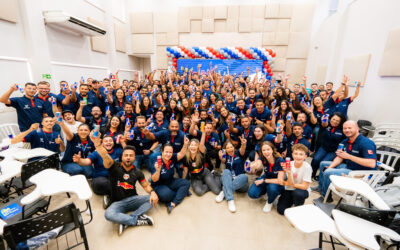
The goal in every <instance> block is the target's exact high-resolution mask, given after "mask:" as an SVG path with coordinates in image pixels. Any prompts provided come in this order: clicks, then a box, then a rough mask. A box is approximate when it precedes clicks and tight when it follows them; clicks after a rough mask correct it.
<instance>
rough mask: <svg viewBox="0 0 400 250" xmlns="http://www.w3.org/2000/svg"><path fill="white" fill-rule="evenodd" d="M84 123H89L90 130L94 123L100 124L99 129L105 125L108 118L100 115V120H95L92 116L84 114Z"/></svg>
mask: <svg viewBox="0 0 400 250" xmlns="http://www.w3.org/2000/svg"><path fill="white" fill-rule="evenodd" d="M84 118H85V123H86V124H87V125H89V128H90V130H92V129H93V128H94V125H100V129H103V128H105V127H106V126H107V123H108V118H105V117H100V120H98V121H96V120H95V119H94V118H93V116H85V117H84Z"/></svg>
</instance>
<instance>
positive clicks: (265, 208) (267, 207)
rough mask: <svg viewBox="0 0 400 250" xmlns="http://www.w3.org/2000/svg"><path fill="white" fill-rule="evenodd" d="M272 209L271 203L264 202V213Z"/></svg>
mask: <svg viewBox="0 0 400 250" xmlns="http://www.w3.org/2000/svg"><path fill="white" fill-rule="evenodd" d="M271 209H272V203H268V201H267V202H266V203H265V206H264V208H263V211H264V213H269V212H271Z"/></svg>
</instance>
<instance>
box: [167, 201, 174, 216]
mask: <svg viewBox="0 0 400 250" xmlns="http://www.w3.org/2000/svg"><path fill="white" fill-rule="evenodd" d="M172 209H174V206H172V205H171V202H170V203H168V205H167V212H168V213H169V214H170V213H171V212H172Z"/></svg>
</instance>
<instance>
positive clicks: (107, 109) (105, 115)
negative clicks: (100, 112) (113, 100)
mask: <svg viewBox="0 0 400 250" xmlns="http://www.w3.org/2000/svg"><path fill="white" fill-rule="evenodd" d="M109 110H110V106H108V105H107V106H106V110H105V112H104V117H107V112H108V111H109Z"/></svg>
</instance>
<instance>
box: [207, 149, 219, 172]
mask: <svg viewBox="0 0 400 250" xmlns="http://www.w3.org/2000/svg"><path fill="white" fill-rule="evenodd" d="M218 151H219V150H217V149H213V150H211V151H207V152H206V163H207V165H208V169H209V170H213V169H214V167H215V168H219V166H221V160H220V159H219V156H218ZM212 159H215V162H216V164H215V166H214V164H213V163H212V161H211V160H212Z"/></svg>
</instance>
